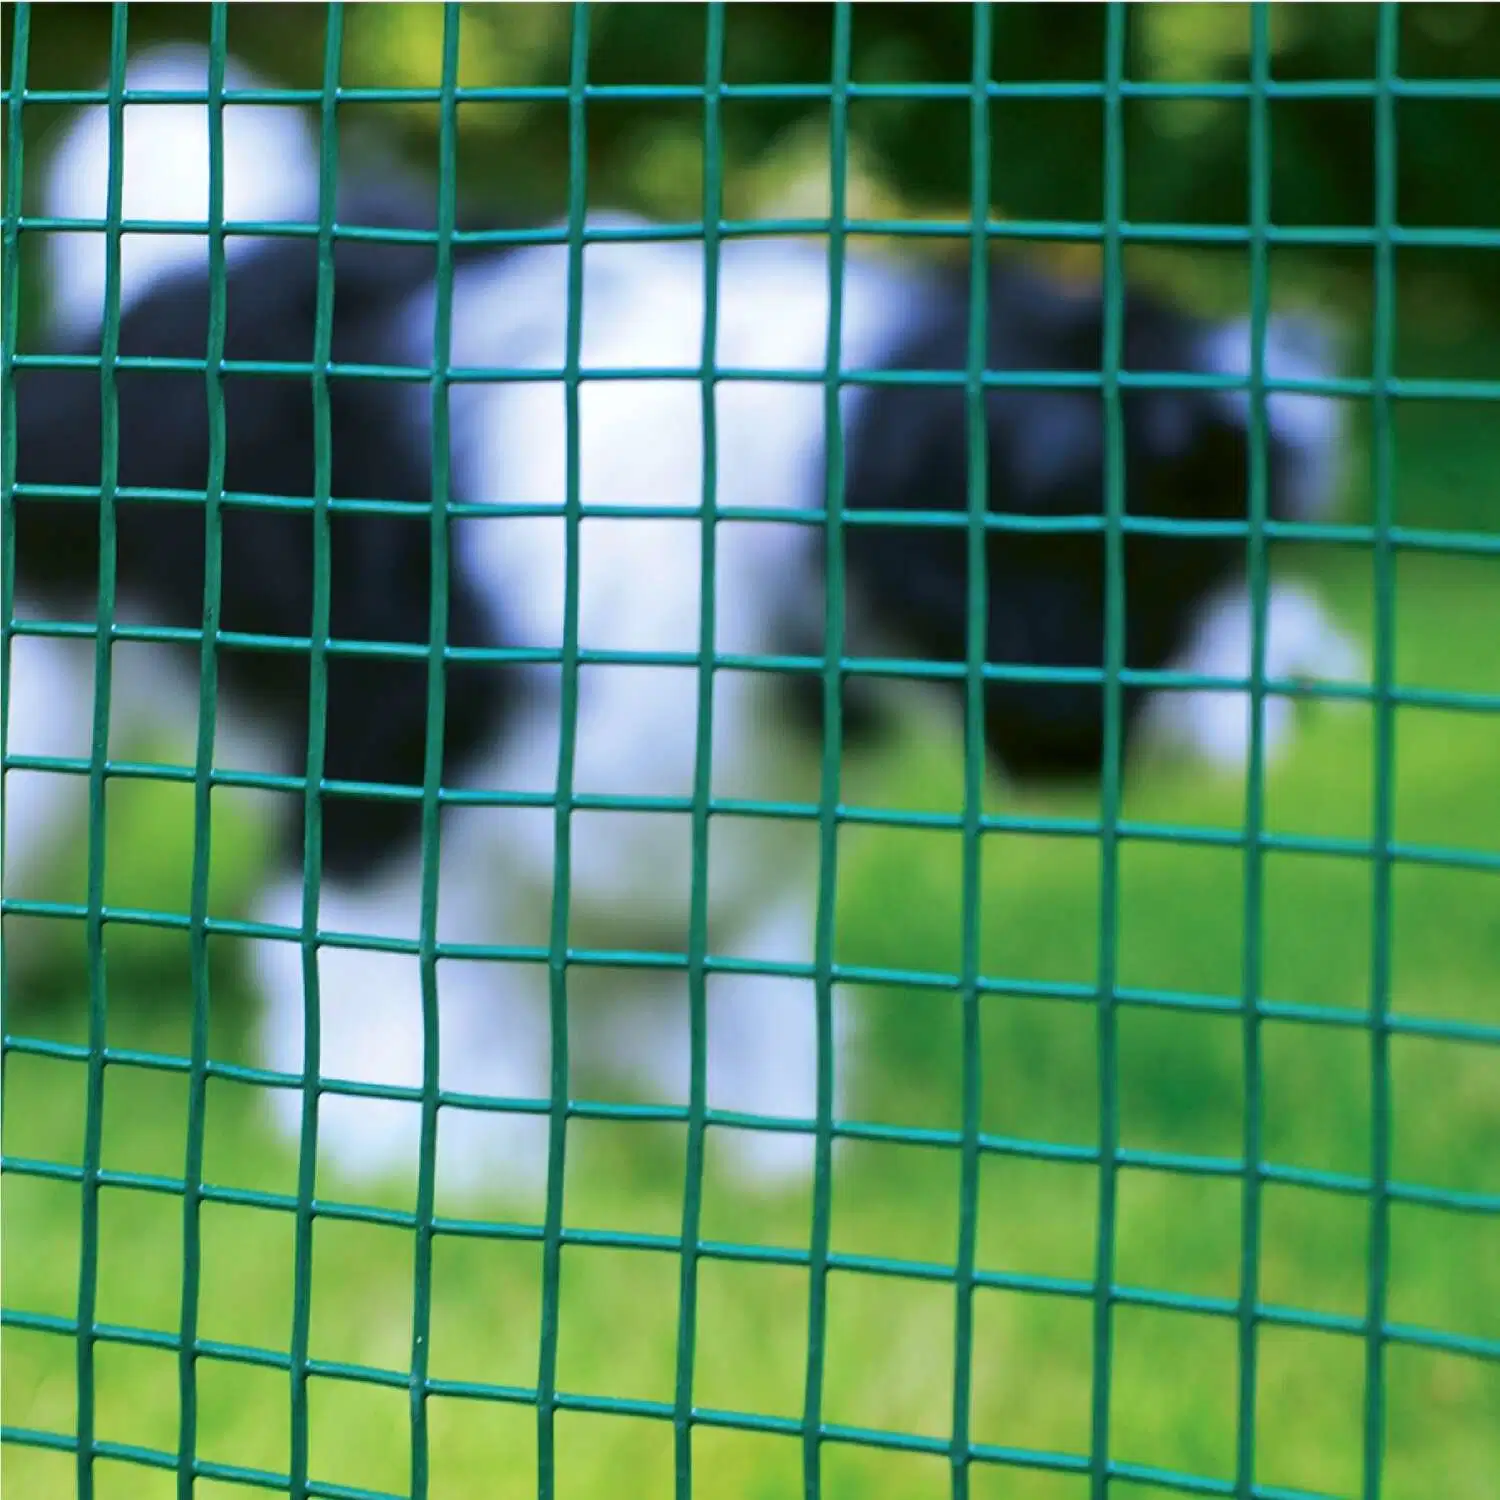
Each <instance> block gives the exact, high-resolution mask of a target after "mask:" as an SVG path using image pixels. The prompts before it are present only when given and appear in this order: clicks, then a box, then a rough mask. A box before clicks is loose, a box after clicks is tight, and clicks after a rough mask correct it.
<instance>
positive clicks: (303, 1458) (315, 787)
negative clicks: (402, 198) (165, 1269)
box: [290, 4, 344, 1500]
mask: <svg viewBox="0 0 1500 1500" xmlns="http://www.w3.org/2000/svg"><path fill="white" fill-rule="evenodd" d="M327 28H328V29H327V34H326V37H325V41H324V49H323V101H322V110H321V118H320V122H319V125H320V129H319V142H320V162H319V168H318V291H317V323H316V327H315V329H314V334H313V373H312V398H313V510H312V526H313V608H312V620H311V622H310V625H309V632H308V633H309V637H310V640H309V661H308V725H307V779H306V788H305V792H304V799H303V825H302V827H303V838H304V841H305V842H304V849H303V860H302V933H301V944H302V984H303V993H304V1004H305V1013H304V1017H303V1028H302V1038H303V1041H302V1045H303V1054H302V1066H303V1079H302V1139H301V1143H300V1157H299V1160H298V1164H297V1213H296V1248H295V1254H294V1262H293V1264H294V1269H293V1303H292V1339H291V1351H290V1353H291V1399H292V1444H291V1459H292V1463H291V1496H292V1500H306V1496H307V1494H308V1472H307V1465H308V1417H307V1382H308V1368H307V1366H308V1340H309V1335H310V1330H311V1324H312V1258H313V1218H314V1208H313V1198H314V1193H315V1191H316V1188H317V1170H318V1094H319V1078H320V1076H321V1073H322V1058H321V1048H320V1046H319V1036H318V1033H319V1026H318V1012H319V1005H318V999H319V990H318V901H319V897H320V895H321V891H322V882H323V801H322V786H323V758H324V751H325V749H326V746H327V738H328V737H327V718H328V628H329V607H330V606H329V579H330V570H331V566H332V561H331V555H330V554H331V535H330V529H329V510H328V501H329V490H330V488H331V486H332V482H333V432H332V425H331V423H332V418H331V414H330V411H329V403H328V362H329V358H330V355H331V352H332V345H333V218H334V203H335V198H336V194H337V191H338V110H337V105H338V91H339V64H340V60H341V58H342V55H343V46H344V8H343V6H342V5H337V4H335V5H330V6H329V7H328V22H327Z"/></svg>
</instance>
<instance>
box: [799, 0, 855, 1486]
mask: <svg viewBox="0 0 1500 1500" xmlns="http://www.w3.org/2000/svg"><path fill="white" fill-rule="evenodd" d="M851 26H852V18H851V14H850V9H849V6H848V5H847V4H840V5H838V6H836V7H835V8H834V12H833V56H832V61H831V63H830V67H829V96H828V148H829V213H828V353H827V359H826V362H825V366H824V387H823V421H824V428H825V431H826V433H827V441H828V470H827V474H826V476H825V488H824V492H823V504H824V509H825V511H826V517H827V518H826V527H825V534H826V536H827V543H826V547H827V569H828V576H827V580H826V583H827V591H828V593H827V601H826V609H825V614H824V638H823V650H824V672H823V726H824V728H823V735H824V738H823V766H822V778H821V785H820V788H819V794H818V908H817V916H816V929H815V939H814V947H813V983H814V985H815V986H816V990H817V1007H818V1016H817V1032H818V1089H817V1111H818V1114H817V1122H816V1130H817V1139H816V1143H815V1149H814V1176H813V1211H812V1231H811V1234H810V1236H809V1243H808V1327H807V1380H806V1387H805V1391H804V1396H803V1413H802V1445H803V1446H802V1489H803V1494H804V1495H805V1496H806V1497H807V1500H815V1497H816V1496H817V1495H819V1494H820V1493H821V1490H822V1442H823V1369H824V1365H825V1363H826V1360H827V1352H826V1347H825V1346H826V1343H827V1337H828V1251H829V1243H830V1234H831V1232H832V1224H833V1069H834V1064H835V1058H834V1053H833V1046H834V1040H833V1038H834V1032H833V963H834V939H835V935H836V932H837V918H838V849H839V800H840V772H841V769H842V760H843V743H844V700H843V680H844V669H845V662H844V623H845V618H846V613H847V611H846V606H845V598H844V424H843V416H842V412H843V401H842V391H841V378H842V371H843V330H844V242H845V230H846V204H847V199H848V189H847V178H848V166H849V163H848V150H849V53H850V30H851Z"/></svg>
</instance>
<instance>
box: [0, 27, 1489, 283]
mask: <svg viewBox="0 0 1500 1500" xmlns="http://www.w3.org/2000/svg"><path fill="white" fill-rule="evenodd" d="M853 9H854V17H853V27H852V37H853V49H852V76H853V79H854V80H855V81H856V82H857V83H874V82H883V83H962V82H966V81H967V80H968V78H969V76H970V71H971V62H970V39H971V32H972V26H973V20H972V12H971V8H970V7H969V6H967V5H956V4H897V5H870V4H862V5H855V6H854V8H853ZM6 10H7V11H13V10H14V7H13V6H7V7H6ZM1377 10H1378V8H1377V7H1376V6H1374V5H1364V4H1357V5H1346V6H1336V7H1308V6H1301V5H1292V4H1280V5H1276V6H1273V7H1272V18H1271V21H1272V24H1271V39H1272V48H1273V57H1272V71H1273V76H1274V77H1275V78H1276V79H1277V80H1278V81H1281V82H1298V83H1304V84H1311V83H1315V82H1318V81H1320V80H1321V81H1328V80H1340V81H1344V82H1346V83H1347V82H1349V81H1351V80H1352V81H1356V82H1357V81H1359V80H1365V81H1368V80H1369V79H1370V78H1371V77H1372V76H1373V74H1374V71H1375V35H1376V18H1377ZM706 14H707V12H706V9H705V7H702V6H698V5H687V6H684V5H658V4H643V5H636V4H630V5H624V4H599V5H595V6H594V7H593V17H592V23H591V49H590V53H591V55H590V65H589V72H590V77H591V79H592V80H593V81H594V82H595V83H600V84H633V85H650V84H677V85H692V84H695V83H701V82H702V79H703V58H704V29H705V17H706ZM325 15H326V13H325V11H324V8H323V7H321V6H305V5H295V6H293V5H282V4H271V5H254V6H236V7H234V8H233V14H232V16H231V18H230V25H229V33H230V39H231V44H232V46H233V47H234V50H235V51H236V52H239V53H240V54H241V55H242V56H244V57H245V58H246V59H247V60H248V61H250V62H252V63H253V64H254V65H255V66H257V67H258V68H260V69H262V70H264V71H265V72H266V73H268V74H269V75H270V76H272V77H274V78H277V79H280V80H284V81H286V82H287V83H289V84H294V85H297V86H313V85H315V84H316V83H317V81H318V79H319V77H320V75H321V68H322V49H323V38H324V25H325ZM207 16H208V7H207V6H203V5H190V6H182V5H138V6H137V5H133V6H131V7H130V32H131V38H132V41H133V42H134V43H136V44H143V43H146V42H148V41H156V40H162V39H164V38H168V37H184V36H196V37H199V38H202V37H204V36H206V33H207V24H208V22H207ZM1105 20H1106V17H1105V7H1103V6H1101V5H1068V6H1056V5H1047V4H1035V3H1025V4H1005V5H1000V6H997V7H996V9H995V13H994V26H995V39H996V40H995V49H994V53H995V66H994V77H995V79H996V80H997V81H998V82H1000V83H1036V82H1049V81H1051V82H1059V81H1073V82H1088V81H1097V80H1098V79H1099V77H1100V74H1101V70H1102V67H1103V58H1104V31H1105ZM462 26H463V33H462V63H461V78H460V81H461V83H464V84H482V85H490V86H493V85H504V84H514V85H527V84H561V83H563V82H565V81H566V75H567V66H568V48H569V41H570V30H571V7H570V6H568V5H563V4H543V5H470V6H465V7H463V19H462ZM726 26H727V50H726V59H725V69H726V79H727V81H728V82H730V83H791V84H803V85H814V86H816V85H820V84H821V85H824V86H826V84H827V82H828V78H829V72H830V51H831V36H832V8H831V7H829V6H826V5H818V4H813V5H776V4H770V5H766V4H742V5H733V6H730V7H729V8H728V11H727V17H726ZM442 28H443V12H442V9H441V8H440V7H435V6H428V5H421V4H410V3H407V4H394V5H380V6H353V7H350V8H349V11H348V12H347V15H346V38H347V40H346V47H345V58H344V77H345V81H346V82H347V83H350V84H355V85H358V84H382V85H414V86H420V85H426V86H429V87H430V86H432V85H434V84H435V83H436V82H437V80H438V73H439V66H440V52H441V37H442ZM4 29H5V49H6V60H5V66H6V70H7V76H8V72H9V51H10V47H11V26H10V24H7V25H6V26H5V28H4ZM109 29H110V7H108V6H104V5H70V6H66V7H53V6H38V7H36V8H35V11H34V13H33V15H32V20H31V32H32V42H31V61H30V66H29V69H28V80H29V82H30V83H31V84H32V85H33V86H34V87H38V88H58V87H77V86H80V85H86V84H89V83H92V82H94V81H96V80H97V79H98V77H99V76H101V74H102V72H103V70H104V67H105V61H106V57H107V48H108V36H109ZM1249 49H1250V7H1249V6H1247V5H1208V4H1146V5H1139V6H1132V7H1130V21H1129V61H1128V69H1129V76H1130V77H1131V78H1132V79H1134V80H1138V81H1144V82H1172V83H1177V84H1192V83H1205V82H1207V83H1224V82H1229V83H1233V82H1240V81H1244V80H1245V79H1246V78H1247V77H1248V74H1249ZM1398 67H1399V69H1400V73H1401V75H1402V76H1403V77H1404V78H1407V79H1425V80H1432V79H1445V80H1463V79H1481V80H1488V81H1489V82H1490V84H1491V85H1493V83H1494V81H1495V80H1496V79H1500V8H1497V7H1495V6H1476V5H1453V4H1436V5H1410V6H1407V7H1405V8H1404V9H1403V11H1402V15H1401V35H1400V48H1399V60H1398ZM826 112H827V106H826V102H824V101H820V100H817V99H813V98H806V97H803V98H791V99H779V100H770V101H765V100H733V99H731V100H730V101H728V102H727V103H726V105H725V109H724V116H723V125H724V134H725V143H726V152H727V155H728V158H729V169H730V170H729V178H730V186H731V193H730V197H731V200H732V199H733V197H734V192H733V188H734V185H735V182H736V178H737V175H738V173H737V171H736V169H739V171H741V172H742V171H743V170H744V169H746V168H749V167H751V166H753V165H754V164H756V163H757V162H759V161H761V160H762V159H763V158H764V157H765V156H766V154H767V153H768V152H771V151H773V150H774V149H775V148H776V146H777V145H778V144H779V143H784V142H785V141H786V140H787V138H788V137H789V136H792V135H795V134H796V132H798V130H799V128H800V129H802V130H806V129H808V128H809V127H811V126H814V125H816V124H817V123H818V122H820V121H821V120H822V119H824V118H826ZM436 113H437V112H436V107H435V106H434V105H432V104H430V103H429V104H412V105H409V106H403V107H398V108H394V109H393V108H391V107H389V106H382V107H381V109H380V114H381V116H382V123H383V125H384V127H385V128H386V129H388V130H392V131H394V132H395V133H396V134H397V135H398V136H399V137H401V139H402V143H403V145H404V146H405V148H406V149H408V150H410V151H411V152H412V153H413V154H414V155H416V156H418V157H420V156H423V155H424V154H428V153H430V152H431V151H432V149H433V146H434V141H435V135H436ZM702 113H703V111H702V106H701V103H699V102H697V101H694V100H692V99H686V100H683V99H677V100H666V101H662V100H649V99H639V100H629V101H621V100H601V101H598V102H597V104H596V105H594V106H593V107H592V108H591V111H590V119H589V157H590V172H591V177H592V188H593V190H594V196H595V197H596V198H598V197H605V198H612V199H615V200H617V201H624V202H630V203H634V204H636V205H638V206H640V207H643V208H654V209H657V210H663V209H667V210H672V209H675V210H677V211H683V210H687V211H691V206H693V205H695V204H696V202H697V201H698V196H699V191H700V188H699V173H698V170H697V168H698V164H699V160H700V155H699V153H700V148H701V120H702ZM1270 117H1271V145H1272V159H1273V168H1272V175H1273V182H1272V194H1271V204H1272V214H1273V217H1274V218H1275V220H1276V221H1277V222H1278V223H1281V224H1289V225H1291V224H1296V225H1307V224H1320V225H1339V226H1361V225H1368V224H1369V223H1370V222H1371V220H1372V217H1373V210H1374V177H1375V171H1374V136H1375V132H1374V116H1373V105H1372V101H1371V99H1370V98H1369V96H1368V94H1367V95H1366V96H1365V97H1307V96H1305V95H1304V96H1300V97H1295V98H1281V99H1277V100H1275V101H1273V103H1272V104H1271V107H1270ZM849 123H850V129H851V133H852V135H853V137H854V138H855V139H856V141H857V142H858V143H859V144H860V145H861V147H862V148H863V149H864V150H865V151H866V152H867V153H868V156H869V158H870V160H871V161H872V162H874V163H875V164H876V166H877V168H878V170H879V172H880V173H881V174H882V175H883V176H884V177H885V178H887V179H888V180H889V182H890V184H891V185H892V187H893V188H894V190H895V191H896V192H897V193H898V194H899V195H900V197H901V198H902V199H903V200H905V201H907V202H913V203H919V204H929V205H941V204H950V205H963V204H966V203H967V198H968V182H969V165H970V164H969V118H968V105H967V103H966V102H965V101H963V100H954V99H942V100H921V99H913V100H862V101H856V102H855V103H854V104H853V106H852V107H851V111H850V122H849ZM991 123H992V129H991V156H992V162H991V171H992V181H993V183H994V189H995V198H996V204H997V206H999V207H1000V208H1002V209H1003V211H1005V212H1006V213H1008V214H1010V215H1013V216H1017V217H1024V218H1043V219H1055V218H1066V219H1083V220H1088V219H1093V218H1096V217H1097V215H1098V212H1099V205H1100V201H1101V176H1102V153H1101V150H1100V142H1101V137H1102V128H1103V122H1102V106H1101V104H1100V101H1099V100H1098V99H1097V98H1095V99H1088V98H1082V99H1079V98H1073V99H1066V98H1064V99H1057V98H1040V99H1038V98H1030V99H999V100H997V101H996V103H995V106H994V108H993V111H992V122H991ZM1125 128H1126V132H1127V139H1128V159H1127V184H1126V189H1127V211H1128V213H1129V216H1130V217H1131V218H1132V219H1135V220H1138V221H1161V220H1175V221H1182V222H1187V223H1203V224H1220V225H1223V224H1234V223H1240V222H1243V221H1244V219H1245V216H1246V209H1247V202H1248V181H1247V175H1248V167H1247V162H1248V151H1247V145H1248V135H1249V107H1248V105H1247V103H1246V101H1244V100H1243V99H1224V98H1219V99H1202V98H1196V99H1195V98H1186V99H1184V98H1171V99H1162V98H1155V99H1150V98H1148V99H1133V100H1130V101H1128V102H1127V107H1126V110H1125ZM460 131H461V154H462V161H461V171H462V173H463V175H464V177H465V179H466V182H467V183H468V184H469V185H470V186H471V187H473V188H474V189H476V190H481V191H483V190H489V191H491V192H493V193H494V194H496V195H497V196H503V197H505V198H506V199H507V200H508V201H510V202H512V203H514V202H515V200H516V199H517V198H521V199H523V200H532V201H535V202H536V203H537V205H538V206H539V207H545V208H548V209H555V208H556V207H557V206H558V205H560V204H561V203H562V201H563V194H564V185H565V183H566V178H567V171H566V163H567V156H566V151H567V115H566V110H565V108H564V107H563V106H562V105H560V104H557V103H553V102H548V101H543V102H537V103H532V104H498V103H473V104H470V105H467V106H465V107H464V108H463V109H462V110H461V120H460ZM1497 143H1500V97H1497V96H1496V95H1495V93H1494V90H1493V87H1491V90H1490V97H1488V98H1477V97H1472V96H1471V97H1468V98H1463V97H1451V98H1427V97H1422V98H1403V99H1401V100H1400V102H1399V108H1398V143H1397V157H1398V183H1397V204H1398V212H1399V215H1400V219H1401V222H1402V223H1403V224H1404V225H1405V226H1407V227H1414V228H1440V227H1462V228H1470V229H1472V228H1482V229H1494V230H1496V231H1497V247H1496V248H1494V249H1492V250H1490V251H1489V252H1487V253H1486V254H1485V255H1483V256H1481V257H1478V258H1476V257H1473V256H1470V257H1467V262H1468V263H1467V266H1466V270H1467V273H1468V274H1470V275H1471V276H1473V277H1474V278H1475V279H1476V280H1479V279H1484V281H1485V285H1486V286H1487V289H1488V290H1489V292H1490V293H1491V294H1494V295H1497V296H1500V275H1495V274H1494V272H1495V269H1496V262H1497V258H1500V193H1497V192H1496V190H1495V182H1494V168H1493V149H1494V147H1495V145H1496V144H1497ZM731 207H732V204H731ZM1450 254H1451V252H1450ZM1453 258H1454V259H1457V257H1453ZM1486 271H1487V272H1488V273H1489V274H1488V277H1487V278H1486V275H1485V273H1486Z"/></svg>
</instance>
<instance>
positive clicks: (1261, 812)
mask: <svg viewBox="0 0 1500 1500" xmlns="http://www.w3.org/2000/svg"><path fill="white" fill-rule="evenodd" d="M1270 19H1271V18H1270V11H1269V9H1268V7H1267V6H1265V5H1263V4H1258V5H1254V6H1252V7H1251V9H1250V81H1251V91H1250V203H1249V214H1250V219H1249V227H1250V393H1249V394H1250V428H1249V432H1250V469H1249V491H1248V492H1249V498H1250V509H1249V531H1248V534H1247V537H1246V578H1247V581H1248V584H1249V589H1250V606H1251V607H1250V683H1249V702H1250V749H1249V761H1248V765H1247V767H1246V777H1245V916H1244V927H1245V930H1244V933H1243V937H1242V943H1243V951H1242V957H1241V963H1242V971H1243V972H1242V976H1241V977H1242V989H1241V1005H1242V1007H1243V1009H1242V1029H1243V1034H1244V1052H1245V1129H1244V1147H1243V1151H1242V1155H1243V1157H1244V1178H1243V1181H1242V1183H1241V1195H1240V1299H1239V1309H1238V1320H1239V1398H1238V1416H1237V1423H1236V1427H1237V1433H1236V1456H1235V1493H1236V1495H1239V1496H1241V1497H1245V1500H1248V1497H1249V1496H1250V1494H1251V1492H1252V1490H1253V1487H1254V1485H1255V1405H1256V1369H1257V1364H1258V1358H1257V1356H1258V1348H1257V1334H1258V1331H1259V1330H1258V1326H1257V1322H1258V1318H1259V1307H1258V1305H1257V1304H1258V1300H1259V1296H1260V1225H1261V1104H1262V1097H1261V1095H1262V1089H1263V1079H1262V1060H1261V1015H1260V1005H1261V963H1262V923H1263V921H1264V903H1263V894H1264V886H1265V862H1264V857H1263V856H1264V849H1263V846H1262V837H1263V833H1264V820H1265V806H1264V804H1265V734H1264V717H1265V671H1266V618H1267V609H1268V607H1269V606H1268V599H1267V590H1268V588H1269V575H1268V572H1267V559H1266V535H1265V524H1266V483H1267V473H1266V467H1267V453H1266V444H1267V442H1268V440H1269V436H1270V434H1269V431H1268V429H1267V424H1266V390H1265V347H1266V326H1267V320H1268V316H1269V299H1270V282H1269V273H1268V266H1267V248H1268V245H1267V237H1266V236H1267V230H1268V229H1269V228H1270V217H1271V141H1270V135H1271V120H1270V103H1269V98H1268V95H1267V91H1266V86H1267V84H1268V83H1269V81H1270V70H1271V27H1270Z"/></svg>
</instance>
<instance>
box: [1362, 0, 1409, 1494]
mask: <svg viewBox="0 0 1500 1500" xmlns="http://www.w3.org/2000/svg"><path fill="white" fill-rule="evenodd" d="M1378 14H1379V21H1378V26H1379V30H1378V32H1377V34H1376V43H1375V338H1374V345H1373V348H1372V350H1371V371H1370V377H1371V384H1372V389H1371V393H1370V418H1371V422H1370V426H1371V437H1370V479H1371V484H1372V487H1373V489H1374V492H1375V500H1374V523H1375V541H1374V558H1373V562H1374V570H1375V622H1374V623H1375V640H1374V663H1373V668H1374V688H1375V707H1374V719H1375V723H1374V729H1375V766H1374V809H1373V814H1372V824H1373V826H1372V828H1371V840H1370V842H1371V845H1372V858H1373V861H1374V864H1373V868H1372V870H1371V880H1372V891H1371V918H1372V927H1371V953H1370V1125H1371V1138H1370V1272H1369V1286H1368V1294H1367V1301H1366V1304H1365V1340H1366V1342H1365V1443H1364V1497H1365V1500H1380V1483H1381V1463H1382V1456H1383V1450H1384V1445H1385V1336H1386V1335H1385V1309H1386V1294H1387V1287H1386V1278H1387V1276H1388V1274H1389V1270H1390V1235H1391V1204H1390V1196H1389V1182H1390V1170H1391V1136H1392V1131H1393V1129H1394V1121H1393V1118H1392V1111H1393V1108H1394V1104H1395V1100H1394V1097H1393V1093H1392V1089H1391V1071H1390V1063H1391V1036H1390V1000H1391V995H1390V983H1391V842H1392V840H1393V838H1394V836H1395V826H1394V825H1395V817H1394V810H1393V806H1392V804H1393V801H1394V793H1395V775H1396V770H1395V759H1396V705H1395V703H1394V702H1393V701H1392V699H1391V692H1392V689H1393V687H1394V683H1395V669H1396V628H1395V627H1396V620H1395V614H1396V558H1395V549H1394V546H1393V544H1392V541H1391V527H1392V526H1393V525H1394V524H1395V519H1396V517H1395V495H1394V460H1395V451H1394V437H1393V435H1392V432H1391V396H1390V382H1391V375H1392V372H1393V367H1394V362H1395V340H1396V267H1395V247H1394V245H1393V243H1392V230H1393V229H1394V228H1395V226H1396V211H1397V210H1396V97H1395V93H1394V84H1395V81H1396V68H1397V65H1398V57H1397V51H1398V43H1399V38H1400V24H1401V17H1400V12H1399V11H1398V10H1397V9H1396V7H1395V6H1394V5H1382V6H1381V7H1380V10H1379V13H1378Z"/></svg>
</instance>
